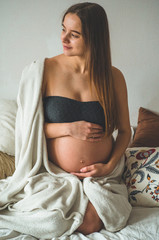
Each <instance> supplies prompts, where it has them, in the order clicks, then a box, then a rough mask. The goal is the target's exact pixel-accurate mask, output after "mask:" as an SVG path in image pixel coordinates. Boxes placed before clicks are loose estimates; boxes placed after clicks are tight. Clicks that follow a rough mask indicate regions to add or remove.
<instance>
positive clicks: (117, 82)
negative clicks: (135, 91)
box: [112, 66, 126, 91]
mask: <svg viewBox="0 0 159 240" xmlns="http://www.w3.org/2000/svg"><path fill="white" fill-rule="evenodd" d="M112 75H113V81H114V88H115V91H119V90H123V91H126V82H125V78H124V75H123V73H122V72H121V71H120V70H119V69H118V68H116V67H114V66H113V67H112Z"/></svg>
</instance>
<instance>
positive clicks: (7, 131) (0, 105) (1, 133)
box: [0, 99, 17, 155]
mask: <svg viewBox="0 0 159 240" xmlns="http://www.w3.org/2000/svg"><path fill="white" fill-rule="evenodd" d="M16 112H17V104H16V101H15V100H7V99H0V151H2V152H4V153H7V154H9V155H15V119H16Z"/></svg>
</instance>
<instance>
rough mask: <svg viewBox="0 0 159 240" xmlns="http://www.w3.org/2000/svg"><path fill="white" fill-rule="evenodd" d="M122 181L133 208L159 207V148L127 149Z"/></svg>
mask: <svg viewBox="0 0 159 240" xmlns="http://www.w3.org/2000/svg"><path fill="white" fill-rule="evenodd" d="M125 156H126V167H125V171H124V175H123V177H124V181H125V183H126V186H127V189H128V194H129V200H130V203H131V204H132V205H133V206H146V207H155V206H159V147H157V148H153V147H136V148H135V147H134V148H127V150H126V152H125Z"/></svg>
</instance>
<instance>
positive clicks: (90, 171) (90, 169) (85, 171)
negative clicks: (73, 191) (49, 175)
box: [71, 165, 96, 179]
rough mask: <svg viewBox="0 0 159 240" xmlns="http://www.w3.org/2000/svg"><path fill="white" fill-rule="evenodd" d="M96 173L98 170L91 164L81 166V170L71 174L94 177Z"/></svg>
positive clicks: (80, 176)
mask: <svg viewBox="0 0 159 240" xmlns="http://www.w3.org/2000/svg"><path fill="white" fill-rule="evenodd" d="M95 173H96V170H95V168H94V165H90V166H87V167H83V168H81V169H80V172H72V173H71V174H73V175H75V176H77V177H79V178H80V179H82V178H86V177H92V176H94V175H95Z"/></svg>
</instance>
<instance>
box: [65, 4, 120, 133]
mask: <svg viewBox="0 0 159 240" xmlns="http://www.w3.org/2000/svg"><path fill="white" fill-rule="evenodd" d="M68 13H72V14H76V15H77V16H78V17H79V18H80V20H81V23H82V34H83V37H84V40H85V44H86V47H87V49H88V53H89V55H88V57H87V61H88V70H89V76H90V86H92V83H93V84H94V86H95V89H96V93H97V97H98V100H99V102H100V104H101V105H102V107H103V109H104V114H105V135H106V136H108V135H110V134H111V133H112V132H113V131H114V129H115V128H116V127H117V109H116V101H115V94H114V84H113V78H112V64H111V53H110V38H109V26H108V20H107V15H106V12H105V10H104V9H103V7H101V6H100V5H99V4H97V3H90V2H84V3H79V4H75V5H72V6H71V7H70V8H68V9H67V11H66V12H65V14H64V16H63V19H62V22H63V21H64V18H65V16H66V15H67V14H68Z"/></svg>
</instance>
